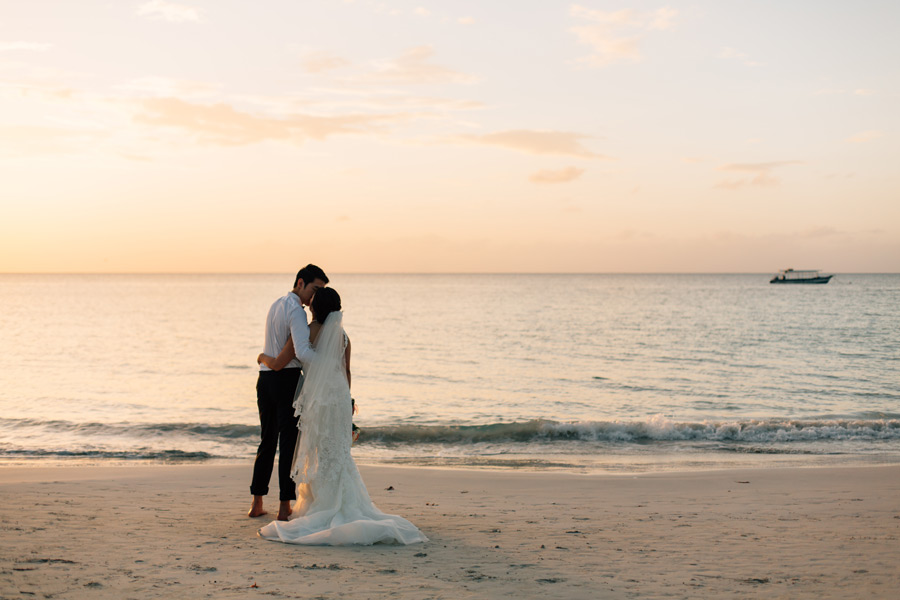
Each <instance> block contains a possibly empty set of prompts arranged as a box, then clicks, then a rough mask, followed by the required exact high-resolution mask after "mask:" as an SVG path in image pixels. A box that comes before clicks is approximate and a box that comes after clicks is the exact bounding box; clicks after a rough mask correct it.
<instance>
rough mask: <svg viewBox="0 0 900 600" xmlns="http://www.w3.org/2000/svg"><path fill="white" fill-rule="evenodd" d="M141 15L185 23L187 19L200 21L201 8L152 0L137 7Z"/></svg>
mask: <svg viewBox="0 0 900 600" xmlns="http://www.w3.org/2000/svg"><path fill="white" fill-rule="evenodd" d="M137 14H138V16H139V17H147V18H148V19H162V20H164V21H172V22H173V23H185V22H187V21H199V20H200V9H197V8H194V7H193V6H187V5H186V4H176V3H175V2H167V1H166V0H150V2H145V3H144V4H142V5H141V6H140V7H138V9H137Z"/></svg>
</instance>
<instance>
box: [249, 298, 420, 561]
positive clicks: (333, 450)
mask: <svg viewBox="0 0 900 600" xmlns="http://www.w3.org/2000/svg"><path fill="white" fill-rule="evenodd" d="M342 317H343V315H342V314H341V313H340V312H338V311H335V312H332V313H331V314H329V315H328V318H327V319H325V323H324V325H323V326H322V329H321V331H320V332H319V337H318V339H317V340H316V358H315V359H314V360H313V362H312V364H311V365H310V368H309V373H308V376H307V377H306V380H305V382H304V383H303V386H302V388H301V390H300V394H299V396H298V398H297V399H296V400H295V401H294V407H295V409H296V414H297V415H299V417H300V439H299V440H298V442H297V449H296V452H295V455H294V466H293V472H292V477H293V478H294V480H295V481H296V482H297V502H296V503H295V505H294V509H293V512H292V513H291V517H290V520H288V521H272V522H271V523H269V524H268V525H266V526H265V527H263V528H262V529H260V530H259V535H260V536H261V537H263V538H265V539H267V540H273V541H280V542H284V543H286V544H308V545H328V546H341V545H349V544H362V545H368V544H377V543H379V542H381V543H389V544H390V543H396V544H413V543H415V542H426V541H428V538H427V537H425V536H424V535H423V534H422V532H421V531H419V529H418V528H417V527H416V526H415V525H413V524H412V523H410V522H409V521H407V520H406V519H404V518H403V517H399V516H396V515H388V514H385V513H383V512H381V511H380V510H378V508H376V506H375V505H374V504H373V503H372V500H371V499H370V498H369V493H368V492H367V491H366V486H365V484H364V483H363V480H362V477H361V476H360V474H359V470H358V469H357V468H356V463H355V462H354V461H353V457H352V456H351V454H350V444H351V436H352V433H351V428H352V412H353V410H352V406H351V400H350V388H349V386H348V384H347V378H346V375H345V374H344V349H345V348H346V336H345V335H344V330H343V327H342V325H341V322H342Z"/></svg>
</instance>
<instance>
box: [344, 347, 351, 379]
mask: <svg viewBox="0 0 900 600" xmlns="http://www.w3.org/2000/svg"><path fill="white" fill-rule="evenodd" d="M344 371H345V372H346V373H347V387H350V338H347V349H346V350H344Z"/></svg>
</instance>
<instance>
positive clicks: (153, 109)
mask: <svg viewBox="0 0 900 600" xmlns="http://www.w3.org/2000/svg"><path fill="white" fill-rule="evenodd" d="M140 107H141V112H140V113H138V114H137V115H136V116H135V121H137V122H138V123H142V124H145V125H154V126H161V127H171V128H175V129H180V130H182V131H186V132H188V133H191V134H193V135H194V136H195V137H196V138H197V140H198V141H201V142H204V143H211V144H219V145H223V146H241V145H246V144H254V143H258V142H263V141H267V140H283V141H289V142H295V143H299V142H302V141H303V140H305V139H314V140H324V139H326V138H327V137H329V136H332V135H338V134H362V133H373V132H376V131H378V130H379V124H380V123H382V122H390V121H397V120H399V119H401V118H403V117H402V116H400V115H365V114H356V115H342V116H333V117H323V116H313V115H292V116H289V117H286V118H283V119H280V118H273V117H259V116H255V115H252V114H249V113H246V112H241V111H238V110H236V109H235V108H234V107H232V106H230V105H228V104H209V105H207V104H193V103H190V102H185V101H184V100H180V99H177V98H151V99H147V100H144V101H142V102H140Z"/></svg>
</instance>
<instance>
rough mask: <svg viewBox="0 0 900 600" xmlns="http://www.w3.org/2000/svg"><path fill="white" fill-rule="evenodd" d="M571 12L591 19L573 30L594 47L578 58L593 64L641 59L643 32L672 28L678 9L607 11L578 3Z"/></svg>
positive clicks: (587, 44) (601, 65) (585, 18)
mask: <svg viewBox="0 0 900 600" xmlns="http://www.w3.org/2000/svg"><path fill="white" fill-rule="evenodd" d="M569 14H570V15H571V16H572V17H575V18H578V19H582V20H585V21H588V22H589V23H588V24H585V25H579V26H577V27H572V28H571V29H570V30H569V31H571V32H572V33H574V34H575V36H576V37H577V38H578V41H579V42H580V43H581V44H584V45H586V46H590V47H591V48H592V49H593V52H592V53H591V54H589V55H588V56H583V57H581V58H580V59H578V62H579V63H581V64H584V65H587V66H589V67H605V66H608V65H611V64H615V63H619V62H639V61H640V60H641V58H642V57H641V51H640V43H641V41H642V39H643V35H644V34H645V33H646V32H648V31H665V30H668V29H672V28H673V27H674V20H675V17H676V16H677V15H678V11H676V10H674V9H671V8H668V7H664V8H659V9H657V10H655V11H652V12H640V11H635V10H632V9H623V10H618V11H615V12H606V11H601V10H594V9H591V8H586V7H584V6H580V5H577V4H576V5H573V6H572V7H571V8H570V9H569Z"/></svg>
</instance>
